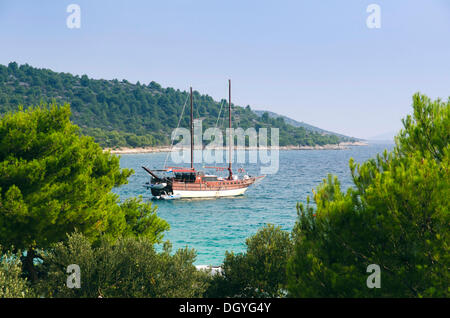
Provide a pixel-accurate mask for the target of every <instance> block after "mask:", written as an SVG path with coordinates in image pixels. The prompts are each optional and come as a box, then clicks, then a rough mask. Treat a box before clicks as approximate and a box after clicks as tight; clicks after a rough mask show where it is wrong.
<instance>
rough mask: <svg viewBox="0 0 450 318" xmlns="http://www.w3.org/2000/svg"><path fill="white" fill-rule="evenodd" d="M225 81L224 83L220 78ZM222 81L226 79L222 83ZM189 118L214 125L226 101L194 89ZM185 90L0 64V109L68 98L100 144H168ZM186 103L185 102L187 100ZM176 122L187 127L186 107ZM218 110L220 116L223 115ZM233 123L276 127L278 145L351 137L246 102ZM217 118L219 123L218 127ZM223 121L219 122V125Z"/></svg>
mask: <svg viewBox="0 0 450 318" xmlns="http://www.w3.org/2000/svg"><path fill="white" fill-rule="evenodd" d="M224 83H225V82H224ZM224 85H226V84H224ZM193 96H194V117H195V118H202V119H203V120H204V121H203V128H204V129H206V128H207V127H211V126H214V125H215V123H216V120H217V117H218V114H219V111H220V108H221V105H222V104H223V103H226V101H225V100H222V101H215V100H214V99H213V98H212V97H211V96H208V95H202V94H200V93H199V92H197V91H194V94H193ZM187 97H188V92H187V91H180V90H175V89H173V88H170V87H168V88H163V87H161V85H159V84H158V83H156V82H154V81H152V82H150V83H149V84H141V83H139V82H137V83H136V84H132V83H130V82H128V81H126V80H122V81H119V80H117V79H114V80H95V79H90V78H88V77H87V76H86V75H83V76H81V77H80V76H78V75H77V76H74V75H72V74H69V73H56V72H53V71H51V70H48V69H38V68H34V67H31V66H29V65H28V64H25V65H18V64H17V63H16V62H12V63H9V64H8V66H4V65H0V113H1V114H4V113H6V112H9V111H15V110H17V109H18V105H23V106H24V107H25V108H27V107H28V106H30V105H36V104H39V103H41V102H44V103H48V102H51V101H52V100H55V101H56V102H57V103H59V104H62V103H65V102H67V103H70V105H71V110H72V118H71V119H72V121H73V122H74V123H75V124H77V125H78V126H80V127H81V131H82V133H83V134H86V135H90V136H93V137H94V138H95V140H96V141H97V142H98V143H100V145H101V146H103V147H123V146H128V147H142V146H158V145H168V144H170V134H171V132H172V130H173V129H174V128H175V127H176V126H177V124H178V119H179V117H180V114H181V111H182V108H183V105H184V103H185V101H186V99H187ZM187 106H188V105H187ZM187 110H188V108H186V111H185V113H184V116H183V119H182V121H181V124H180V126H182V127H189V112H188V111H187ZM226 114H227V113H226V108H225V107H224V108H223V109H222V117H223V116H224V115H226ZM233 121H234V126H235V127H236V126H239V127H242V128H244V129H246V128H248V127H255V128H256V129H258V128H261V127H278V128H280V145H281V146H285V145H311V146H312V145H324V144H336V143H338V142H340V141H349V140H352V139H351V138H347V137H343V136H337V135H331V134H323V133H319V132H315V131H311V130H308V129H305V128H304V127H294V126H292V125H290V124H287V123H286V122H285V121H284V119H283V118H271V117H270V116H268V115H266V116H264V115H263V116H258V115H256V114H255V113H254V112H253V111H252V110H251V109H250V106H246V107H240V106H236V105H233ZM222 122H223V121H222V120H220V121H219V127H223V123H222ZM221 123H222V126H221V125H220V124H221Z"/></svg>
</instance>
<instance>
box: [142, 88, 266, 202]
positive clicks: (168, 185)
mask: <svg viewBox="0 0 450 318" xmlns="http://www.w3.org/2000/svg"><path fill="white" fill-rule="evenodd" d="M228 95H229V99H228V121H229V128H230V130H229V136H228V138H229V158H228V167H227V168H225V167H209V168H215V169H216V170H218V171H219V170H221V171H225V170H228V176H227V177H219V176H217V175H211V174H205V172H204V171H197V170H196V169H195V168H194V131H193V129H194V125H193V119H194V118H193V98H192V87H191V88H190V102H191V120H190V126H191V129H190V131H191V147H190V151H191V166H190V167H189V168H187V167H186V168H184V167H164V169H160V170H153V171H152V170H150V169H148V168H147V167H144V166H143V167H142V168H143V169H144V170H145V171H146V172H147V173H148V174H149V175H150V176H151V178H150V182H147V183H146V184H145V185H144V186H145V187H146V188H147V189H150V190H151V193H152V196H153V198H155V199H163V200H173V199H180V198H216V197H231V196H238V195H242V194H244V193H245V191H246V190H247V189H248V187H249V186H251V185H252V184H254V183H255V182H256V181H258V180H260V179H262V178H264V176H259V177H252V176H250V175H248V174H245V175H244V176H242V178H240V177H239V176H238V175H235V174H233V170H232V164H231V162H232V146H233V145H232V144H233V143H232V142H231V141H232V139H231V137H232V136H231V117H232V116H231V80H228ZM157 172H169V173H171V174H172V175H171V176H158V175H157Z"/></svg>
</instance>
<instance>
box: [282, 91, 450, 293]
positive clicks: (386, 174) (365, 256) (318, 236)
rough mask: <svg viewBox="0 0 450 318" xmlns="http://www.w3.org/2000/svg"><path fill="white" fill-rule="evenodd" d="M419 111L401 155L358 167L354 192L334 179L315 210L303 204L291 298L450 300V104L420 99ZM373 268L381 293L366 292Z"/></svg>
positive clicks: (401, 140)
mask: <svg viewBox="0 0 450 318" xmlns="http://www.w3.org/2000/svg"><path fill="white" fill-rule="evenodd" d="M413 107H414V117H410V116H408V117H407V118H406V120H404V130H402V131H401V132H400V134H399V135H398V136H397V138H396V142H397V147H396V149H395V150H394V152H393V153H389V154H388V153H387V152H385V153H384V154H383V155H378V157H377V158H376V159H372V160H369V161H367V162H365V163H363V164H361V165H357V164H355V163H354V162H353V160H351V161H350V169H351V171H352V175H353V181H354V184H355V187H354V188H350V189H348V190H347V192H346V193H343V192H342V191H341V189H340V184H339V181H338V180H337V178H336V177H335V178H332V177H331V176H329V178H328V180H324V182H323V184H322V185H320V186H319V187H318V188H317V191H316V192H314V202H315V204H316V208H315V209H314V208H313V206H311V205H310V204H309V203H308V205H307V206H306V207H305V206H303V205H302V204H299V205H298V213H299V218H298V221H297V224H296V226H295V228H294V231H293V232H294V237H295V251H294V253H293V256H292V257H291V259H290V260H289V263H288V277H289V278H288V280H289V284H288V291H289V295H290V296H294V297H448V296H449V295H450V291H449V287H448V286H449V283H450V276H449V274H448V268H449V265H450V262H449V261H450V259H449V246H448V243H449V231H448V229H449V225H450V214H449V206H450V204H449V198H450V176H449V151H450V149H449V132H450V130H449V129H448V127H449V114H450V101H449V102H448V103H442V102H441V101H439V100H438V101H435V102H431V101H430V100H429V99H428V98H427V97H425V96H422V95H419V94H416V95H414V98H413ZM308 201H309V199H308ZM369 264H378V265H379V266H380V267H381V288H380V289H377V288H374V289H369V288H367V287H366V279H367V277H368V275H369V274H368V273H366V269H367V266H368V265H369Z"/></svg>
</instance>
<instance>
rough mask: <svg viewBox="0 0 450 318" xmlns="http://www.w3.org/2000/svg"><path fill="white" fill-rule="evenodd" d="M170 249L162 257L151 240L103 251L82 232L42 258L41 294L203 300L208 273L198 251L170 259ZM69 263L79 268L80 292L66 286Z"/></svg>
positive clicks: (105, 244)
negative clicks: (197, 262) (200, 263)
mask: <svg viewBox="0 0 450 318" xmlns="http://www.w3.org/2000/svg"><path fill="white" fill-rule="evenodd" d="M170 252H171V247H170V244H168V243H166V244H165V245H164V250H163V252H162V253H157V252H155V250H154V247H153V242H152V241H150V240H148V239H146V238H139V239H136V238H125V239H119V240H118V241H117V242H115V243H114V244H112V243H110V242H108V241H105V240H103V241H102V242H101V244H100V245H99V246H98V247H95V246H93V245H92V244H91V243H90V242H89V240H88V239H87V238H86V237H84V236H83V235H81V234H79V233H74V234H72V235H70V236H69V237H68V240H67V243H57V244H55V245H54V246H53V247H52V248H51V249H49V250H48V252H47V253H46V254H45V255H44V256H43V261H44V265H43V267H44V268H43V271H44V272H46V273H47V276H46V277H44V278H43V279H42V280H41V281H40V282H39V288H38V289H39V292H40V294H42V295H43V296H45V297H99V296H100V297H158V298H160V297H161V298H163V297H199V296H201V295H202V293H203V292H204V290H205V289H206V287H207V284H208V279H209V278H208V276H207V275H208V274H207V273H204V272H201V271H197V270H196V268H195V266H194V265H193V262H194V260H195V257H196V254H195V252H194V250H189V249H187V248H185V249H180V250H178V251H176V252H175V253H174V254H173V255H171V253H170ZM70 264H77V265H79V266H80V271H81V275H80V281H81V288H73V289H70V288H68V287H66V281H67V277H68V274H67V273H66V268H67V266H68V265H70Z"/></svg>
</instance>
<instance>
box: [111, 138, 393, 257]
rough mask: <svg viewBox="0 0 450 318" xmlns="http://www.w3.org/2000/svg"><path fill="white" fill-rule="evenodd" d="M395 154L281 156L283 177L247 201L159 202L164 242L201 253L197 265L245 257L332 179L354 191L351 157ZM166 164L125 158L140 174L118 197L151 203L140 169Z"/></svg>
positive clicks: (376, 149) (356, 150)
mask: <svg viewBox="0 0 450 318" xmlns="http://www.w3.org/2000/svg"><path fill="white" fill-rule="evenodd" d="M391 148H392V145H369V146H362V147H351V148H350V149H347V150H289V151H280V154H279V158H280V159H279V161H280V165H279V170H278V173H276V174H274V175H268V176H266V178H264V179H263V180H262V181H261V182H260V183H258V184H256V185H253V186H252V187H250V188H249V189H248V190H247V192H246V193H245V195H243V196H239V197H234V198H220V199H207V200H198V199H197V200H173V201H155V204H157V205H158V215H159V216H160V217H162V218H163V219H165V220H166V221H167V222H169V224H170V227H171V228H170V230H169V231H168V232H167V233H166V235H165V240H170V241H171V242H172V244H173V247H174V249H177V248H180V247H185V246H188V247H190V248H194V249H195V250H196V251H197V260H196V262H195V263H196V265H200V264H210V265H220V264H221V263H222V261H223V258H224V255H225V251H227V250H228V251H234V252H243V251H245V239H246V238H247V237H249V236H251V235H253V234H254V233H256V231H257V230H258V229H259V228H260V227H261V226H263V225H265V224H267V223H272V224H275V225H279V226H281V227H282V228H283V229H285V230H291V229H292V227H293V226H294V223H295V220H296V217H297V211H296V204H297V202H299V201H301V202H306V198H307V196H308V195H311V190H312V189H313V188H315V187H316V186H317V185H318V184H319V183H320V182H321V181H322V180H323V179H324V178H326V177H327V174H328V173H332V174H334V175H337V176H338V177H339V180H340V182H341V186H342V188H343V189H346V188H348V187H349V186H351V175H350V170H349V168H348V161H349V159H350V158H351V157H353V158H354V159H355V161H356V162H360V163H361V162H363V161H365V160H367V159H369V158H372V157H375V156H376V154H377V153H381V152H383V151H384V149H388V150H389V149H391ZM165 158H166V153H149V154H127V155H122V156H121V160H120V164H121V167H123V168H133V169H134V171H135V174H134V175H133V176H131V177H130V179H129V183H128V184H127V185H124V186H122V187H120V188H117V189H115V192H116V193H118V194H119V195H120V197H121V199H125V198H128V197H132V196H138V195H142V196H143V197H144V199H145V200H150V198H151V194H150V192H149V191H148V190H146V189H145V188H144V187H143V186H142V185H143V184H144V183H145V182H147V181H148V174H147V173H146V172H145V171H144V170H143V169H142V168H141V166H142V165H145V166H147V167H149V168H160V167H162V166H163V164H164V160H165ZM241 166H242V165H238V166H237V167H236V168H239V167H241ZM199 167H200V166H199ZM243 167H244V168H245V170H246V171H247V172H248V173H249V174H251V175H259V173H258V172H259V167H258V166H257V165H243ZM235 170H236V169H235Z"/></svg>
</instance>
